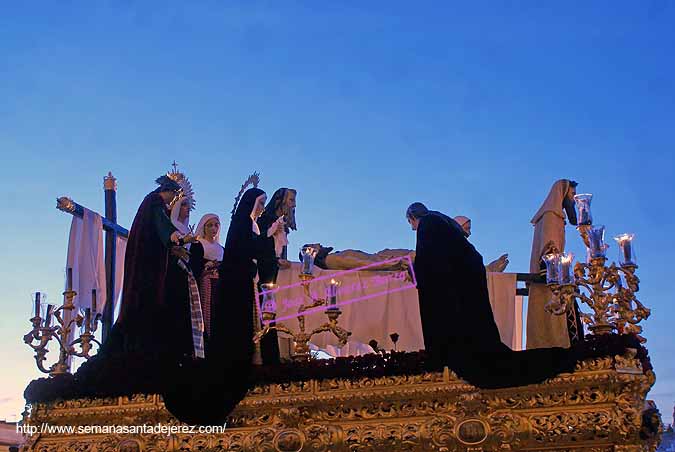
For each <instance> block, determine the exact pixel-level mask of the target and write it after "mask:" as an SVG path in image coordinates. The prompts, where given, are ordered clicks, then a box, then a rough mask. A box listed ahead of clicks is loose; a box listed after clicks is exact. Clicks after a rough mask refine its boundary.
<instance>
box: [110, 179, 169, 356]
mask: <svg viewBox="0 0 675 452" xmlns="http://www.w3.org/2000/svg"><path fill="white" fill-rule="evenodd" d="M156 182H157V183H158V184H160V186H159V188H157V189H156V190H155V191H153V192H152V193H149V194H148V195H147V196H146V197H145V199H144V200H143V202H142V203H141V205H140V207H139V208H138V212H137V213H136V216H135V217H134V221H133V223H132V225H131V229H130V231H129V239H128V241H127V249H126V256H125V259H124V285H123V288H122V301H121V306H120V312H119V316H118V318H117V322H116V324H115V326H116V328H115V330H116V334H117V335H119V336H117V337H116V339H115V340H120V342H121V344H117V345H121V348H122V350H123V351H124V352H138V353H148V354H155V353H158V354H160V355H165V354H170V353H172V345H173V344H168V343H167V341H166V340H165V337H164V334H163V332H164V328H165V322H166V321H167V319H168V318H169V317H170V314H169V313H168V312H167V306H166V297H165V294H166V292H165V290H166V282H167V265H168V260H169V250H170V248H171V246H172V245H173V244H178V243H179V242H181V239H180V233H179V232H178V231H177V230H176V227H175V226H174V225H173V224H172V223H171V220H170V219H169V215H168V212H169V210H168V204H170V203H171V202H172V201H173V200H175V199H176V197H177V193H178V192H179V190H180V186H179V185H178V184H177V183H176V182H174V181H173V180H171V179H169V178H168V177H166V176H162V177H160V178H159V179H157V181H156ZM111 336H113V335H112V334H111ZM113 337H114V336H113Z"/></svg>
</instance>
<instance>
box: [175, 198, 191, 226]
mask: <svg viewBox="0 0 675 452" xmlns="http://www.w3.org/2000/svg"><path fill="white" fill-rule="evenodd" d="M188 218H190V203H189V202H188V200H187V199H183V202H181V205H180V211H179V212H178V220H179V221H180V222H181V223H184V222H185V221H186V220H187V219H188Z"/></svg>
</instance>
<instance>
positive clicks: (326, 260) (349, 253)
mask: <svg viewBox="0 0 675 452" xmlns="http://www.w3.org/2000/svg"><path fill="white" fill-rule="evenodd" d="M305 247H311V248H314V250H316V251H317V254H316V257H315V259H314V264H315V265H316V266H317V267H320V268H323V269H324V270H352V269H355V268H361V267H366V266H370V267H368V268H365V269H364V270H369V271H397V270H408V266H409V261H408V259H404V257H406V256H410V262H414V260H415V251H414V250H406V249H401V248H395V249H389V248H385V249H383V250H381V251H378V252H377V253H375V254H369V253H366V252H364V251H361V250H351V249H349V250H344V251H336V252H335V253H333V252H332V251H333V248H332V247H330V246H328V247H326V246H321V244H320V243H311V244H306V245H304V246H303V248H305ZM507 256H508V255H506V254H504V255H502V256H500V257H499V258H498V259H496V260H495V261H493V262H491V263H489V264H488V265H486V269H487V271H488V272H503V271H504V269H505V268H506V265H507V264H508V258H507ZM396 258H400V259H399V260H396V261H393V262H385V263H383V264H380V265H373V264H376V263H377V262H382V261H391V260H392V259H396ZM300 260H301V261H302V255H300Z"/></svg>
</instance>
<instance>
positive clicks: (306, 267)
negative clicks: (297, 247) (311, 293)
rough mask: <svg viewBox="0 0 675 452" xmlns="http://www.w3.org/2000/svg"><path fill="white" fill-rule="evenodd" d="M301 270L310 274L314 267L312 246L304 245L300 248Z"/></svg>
mask: <svg viewBox="0 0 675 452" xmlns="http://www.w3.org/2000/svg"><path fill="white" fill-rule="evenodd" d="M302 253H303V254H302V272H303V273H304V274H305V275H311V274H312V269H313V267H314V248H312V247H309V246H308V247H306V248H303V250H302Z"/></svg>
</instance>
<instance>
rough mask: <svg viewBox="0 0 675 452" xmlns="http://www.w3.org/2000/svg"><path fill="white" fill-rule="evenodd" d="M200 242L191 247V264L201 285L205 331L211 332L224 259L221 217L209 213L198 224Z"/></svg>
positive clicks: (206, 333)
mask: <svg viewBox="0 0 675 452" xmlns="http://www.w3.org/2000/svg"><path fill="white" fill-rule="evenodd" d="M196 233H197V238H198V240H199V241H198V242H197V243H195V244H193V245H192V247H191V248H190V266H191V267H192V273H193V274H194V276H195V278H196V279H197V284H198V285H199V296H200V300H201V302H202V314H203V316H204V333H205V335H206V336H207V337H208V336H209V335H210V333H211V304H212V300H213V298H214V297H215V295H216V293H217V290H216V289H217V284H218V281H219V279H220V274H219V272H218V266H219V265H220V263H221V262H222V260H223V251H224V248H223V246H222V245H221V244H220V218H219V217H218V215H216V214H215V213H207V214H206V215H204V216H203V217H202V219H201V220H199V224H198V225H197V231H196Z"/></svg>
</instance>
